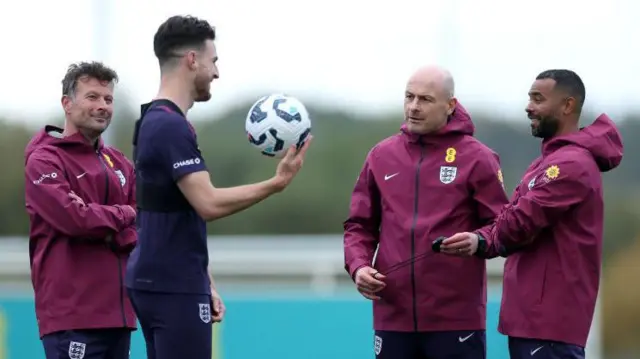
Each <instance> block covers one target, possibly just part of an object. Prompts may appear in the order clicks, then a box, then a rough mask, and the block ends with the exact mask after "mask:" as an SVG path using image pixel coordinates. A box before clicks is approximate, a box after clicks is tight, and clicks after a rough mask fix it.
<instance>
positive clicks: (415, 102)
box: [409, 98, 419, 112]
mask: <svg viewBox="0 0 640 359" xmlns="http://www.w3.org/2000/svg"><path fill="white" fill-rule="evenodd" d="M418 108H419V107H418V100H417V99H415V98H414V99H413V100H411V102H409V111H410V112H417V111H418Z"/></svg>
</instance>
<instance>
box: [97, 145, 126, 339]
mask: <svg viewBox="0 0 640 359" xmlns="http://www.w3.org/2000/svg"><path fill="white" fill-rule="evenodd" d="M96 155H97V156H98V160H100V163H101V164H102V170H103V171H104V178H105V193H104V204H105V205H106V204H108V203H109V185H110V183H109V168H108V167H107V164H106V163H105V161H104V158H102V154H101V153H100V151H98V150H96ZM113 254H115V256H116V259H117V260H118V283H119V284H120V314H121V315H122V323H123V326H124V327H126V326H127V316H126V315H125V313H124V283H122V262H121V261H120V256H119V255H118V252H116V251H113Z"/></svg>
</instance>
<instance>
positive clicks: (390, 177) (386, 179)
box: [384, 172, 400, 181]
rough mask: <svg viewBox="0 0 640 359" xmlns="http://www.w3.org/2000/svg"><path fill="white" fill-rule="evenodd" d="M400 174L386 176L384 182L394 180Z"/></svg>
mask: <svg viewBox="0 0 640 359" xmlns="http://www.w3.org/2000/svg"><path fill="white" fill-rule="evenodd" d="M398 173H400V172H396V173H394V174H392V175H384V180H385V181H388V180H390V179H392V178H393V177H395V176H397V175H398Z"/></svg>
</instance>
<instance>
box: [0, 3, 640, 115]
mask: <svg viewBox="0 0 640 359" xmlns="http://www.w3.org/2000/svg"><path fill="white" fill-rule="evenodd" d="M10 3H11V9H10V10H9V9H8V8H7V6H8V5H5V4H3V5H0V33H1V34H2V45H3V55H2V56H1V57H0V79H1V81H0V111H2V112H4V113H7V112H8V113H10V115H11V116H12V117H13V118H15V119H19V120H31V119H42V118H46V117H48V116H51V115H52V114H57V113H58V112H57V111H60V105H59V104H60V91H61V86H60V80H61V79H62V77H63V75H64V71H65V70H66V67H67V65H68V64H69V63H71V62H75V61H80V60H90V59H99V60H102V61H104V62H106V63H107V64H109V65H111V66H112V67H114V68H115V69H116V70H117V71H118V72H119V74H120V77H121V83H120V86H119V89H120V91H119V93H118V94H119V95H120V96H123V95H125V94H126V95H128V96H130V97H131V100H132V101H133V104H134V105H138V104H139V103H140V102H143V101H147V100H149V99H150V98H152V97H153V96H154V95H155V94H156V91H157V87H158V76H159V71H158V68H157V63H156V60H155V58H154V55H153V43H152V42H153V34H154V33H155V31H156V29H157V28H158V26H159V24H160V23H161V22H162V21H164V20H165V19H166V18H167V17H168V16H170V15H174V14H193V15H196V16H199V17H202V18H205V19H207V20H209V21H210V22H211V23H212V24H213V25H215V26H216V28H217V31H218V36H219V40H218V41H217V45H218V53H219V55H220V62H219V67H220V72H221V78H220V79H219V80H218V81H217V82H215V83H214V85H213V93H214V98H213V100H212V101H210V103H208V104H206V105H197V106H196V108H194V111H193V112H194V113H195V114H198V113H199V114H201V113H203V112H209V113H211V112H212V111H223V110H224V109H226V108H227V107H228V106H233V105H234V104H237V103H238V102H244V101H249V100H254V99H255V98H257V97H258V96H259V95H261V94H264V93H268V92H276V91H277V92H287V93H289V94H292V95H295V96H298V97H300V98H301V99H302V100H304V101H307V102H309V103H312V102H322V103H326V104H327V105H329V106H334V107H341V108H347V109H349V110H353V111H363V110H364V111H379V110H392V111H393V110H399V109H400V108H401V104H402V93H403V89H404V86H405V82H406V80H407V77H408V75H409V74H410V73H411V72H412V71H413V70H414V69H415V68H416V67H418V66H420V65H423V64H432V63H437V64H441V65H444V66H446V67H448V68H449V69H450V70H451V71H452V72H453V74H454V76H455V79H456V87H457V91H456V92H457V93H456V94H457V96H458V98H459V99H460V100H461V101H462V102H463V103H467V104H471V105H477V106H479V105H484V106H492V107H494V108H498V109H499V110H500V111H501V112H504V113H505V114H507V115H511V114H515V115H520V114H522V115H524V112H523V108H524V106H525V103H526V100H527V96H526V93H527V90H528V88H529V86H530V85H531V82H532V81H533V79H534V77H535V75H536V74H537V73H539V72H540V71H542V70H544V69H547V68H558V67H566V68H571V69H574V70H575V71H577V72H578V73H579V74H580V75H581V76H582V78H583V80H584V81H585V83H586V86H587V101H588V104H589V107H591V108H595V109H597V110H598V111H606V112H609V113H611V114H613V115H615V114H619V113H622V112H624V111H626V110H627V109H628V108H629V106H630V105H631V104H635V106H640V66H639V64H640V50H639V49H640V42H638V39H640V24H639V23H638V20H637V15H638V14H640V3H639V2H635V1H633V0H611V1H608V2H605V1H594V2H592V3H591V4H590V5H587V4H588V3H589V2H585V1H580V0H538V1H535V2H524V1H513V0H484V1H476V0H440V1H426V0H394V1H389V2H380V3H379V4H380V5H378V6H375V5H372V2H371V1H365V0H349V1H345V0H323V1H313V2H312V1H309V0H306V1H300V0H298V1H296V0H270V1H256V0H206V1H205V0H180V1H175V0H174V1H169V0H140V1H128V0H112V1H110V2H109V1H105V2H102V5H101V9H97V10H96V8H94V7H93V4H94V2H92V1H88V0H84V1H83V0H56V1H46V0H37V1H34V0H22V1H11V2H10ZM95 3H97V2H95ZM36 9H37V11H36ZM98 14H100V15H98ZM117 100H118V99H116V101H117ZM121 104H122V103H121Z"/></svg>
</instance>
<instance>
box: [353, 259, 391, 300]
mask: <svg viewBox="0 0 640 359" xmlns="http://www.w3.org/2000/svg"><path fill="white" fill-rule="evenodd" d="M386 278H387V277H385V276H384V275H383V274H382V273H380V272H378V271H377V270H375V269H373V268H371V267H368V266H367V267H362V268H360V269H358V270H357V271H356V275H355V279H356V287H357V288H358V292H360V294H362V296H363V297H365V298H367V299H371V300H378V299H380V297H379V296H377V295H376V293H377V292H379V291H381V290H382V289H384V287H385V286H386V284H385V283H384V282H383V281H384V280H385V279H386Z"/></svg>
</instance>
